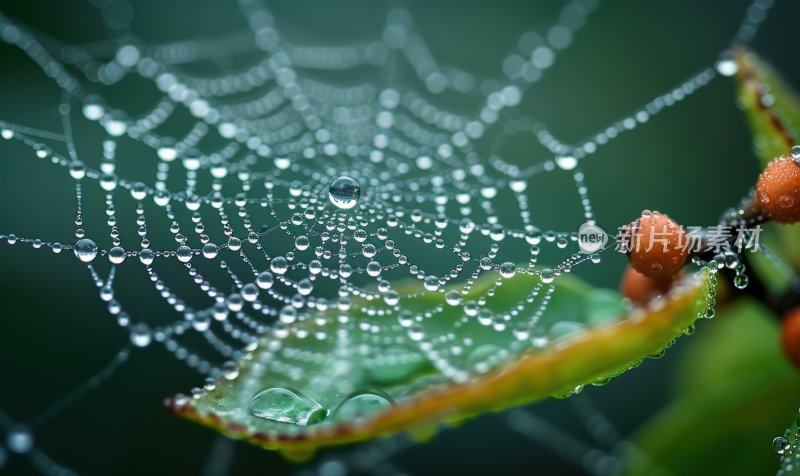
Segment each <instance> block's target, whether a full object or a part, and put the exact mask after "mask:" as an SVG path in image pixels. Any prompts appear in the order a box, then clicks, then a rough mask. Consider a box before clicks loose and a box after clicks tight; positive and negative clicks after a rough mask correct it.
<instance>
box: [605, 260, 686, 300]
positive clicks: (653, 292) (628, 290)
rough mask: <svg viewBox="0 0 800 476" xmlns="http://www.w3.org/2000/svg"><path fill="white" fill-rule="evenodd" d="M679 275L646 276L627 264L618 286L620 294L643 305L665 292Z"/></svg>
mask: <svg viewBox="0 0 800 476" xmlns="http://www.w3.org/2000/svg"><path fill="white" fill-rule="evenodd" d="M679 276H680V274H676V275H675V276H669V277H666V278H648V277H647V276H645V275H643V274H642V273H640V272H638V271H636V270H635V269H633V267H631V266H628V268H627V269H626V270H625V274H623V275H622V282H621V283H620V286H619V288H620V291H621V292H622V295H623V296H625V297H626V298H628V299H630V301H631V302H632V303H633V304H635V305H637V306H643V305H645V304H647V303H648V302H650V300H651V299H653V298H655V297H657V296H661V295H664V294H667V293H668V292H669V290H670V288H671V287H672V284H673V283H674V282H675V281H676V280H677V279H678V277H679Z"/></svg>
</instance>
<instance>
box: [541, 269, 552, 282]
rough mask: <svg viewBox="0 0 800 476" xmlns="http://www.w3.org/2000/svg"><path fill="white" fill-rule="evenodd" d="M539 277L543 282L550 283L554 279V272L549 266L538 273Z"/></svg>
mask: <svg viewBox="0 0 800 476" xmlns="http://www.w3.org/2000/svg"><path fill="white" fill-rule="evenodd" d="M539 278H540V279H541V280H542V282H543V283H545V284H550V283H552V282H553V280H555V279H556V274H555V272H554V271H553V270H552V269H550V268H545V269H543V270H542V271H541V272H540V273H539Z"/></svg>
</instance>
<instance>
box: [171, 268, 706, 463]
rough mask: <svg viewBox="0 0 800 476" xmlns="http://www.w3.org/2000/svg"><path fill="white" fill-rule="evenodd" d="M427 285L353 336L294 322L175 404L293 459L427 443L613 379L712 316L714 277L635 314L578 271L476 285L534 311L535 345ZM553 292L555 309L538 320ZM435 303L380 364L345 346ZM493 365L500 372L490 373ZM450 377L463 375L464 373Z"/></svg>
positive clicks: (352, 317)
mask: <svg viewBox="0 0 800 476" xmlns="http://www.w3.org/2000/svg"><path fill="white" fill-rule="evenodd" d="M420 286H421V285H420V284H419V283H410V284H407V285H397V286H396V289H398V290H400V291H401V294H402V295H403V298H404V299H403V302H404V305H403V308H402V310H401V311H400V313H401V315H400V316H398V315H397V312H396V311H393V310H392V308H391V306H390V305H387V304H385V303H383V302H380V303H377V304H376V303H372V302H368V301H366V300H363V301H357V300H354V302H353V306H352V308H351V309H350V310H349V311H348V312H347V314H346V316H347V320H346V322H341V325H343V326H344V327H346V328H347V329H348V333H347V335H345V334H343V333H340V334H336V335H332V336H330V337H328V338H325V339H315V338H312V337H310V336H313V335H314V333H315V331H316V330H318V327H319V322H318V321H317V319H314V320H306V321H302V322H301V321H298V322H294V323H293V324H292V333H291V334H290V335H288V336H286V337H282V338H277V337H276V336H274V335H271V336H265V337H264V338H263V339H262V340H261V342H260V343H259V345H258V347H256V348H253V349H251V353H250V355H249V356H247V358H245V359H244V360H243V361H242V362H240V365H239V369H238V372H236V373H234V374H232V375H230V376H229V378H228V379H223V380H221V381H220V382H218V383H217V385H216V386H215V387H214V388H212V389H207V390H205V391H203V392H201V393H196V394H195V395H194V396H193V397H191V398H188V399H186V398H177V399H176V400H175V401H173V402H172V408H173V409H174V410H175V411H176V412H177V413H178V414H180V415H182V416H185V417H187V418H190V419H192V420H195V421H198V422H200V423H203V424H206V425H208V426H211V427H213V428H215V429H217V430H219V431H222V432H224V433H226V434H228V435H231V436H233V437H236V438H242V439H247V440H249V441H251V442H253V443H255V444H258V445H261V446H263V447H265V448H268V449H279V450H282V451H284V452H285V453H287V454H289V456H290V457H293V458H302V457H306V456H308V455H309V454H311V453H312V452H313V451H314V450H315V449H316V448H317V447H319V446H323V445H330V444H341V443H347V442H352V441H359V440H363V439H367V438H371V437H374V436H378V435H384V434H389V433H393V432H397V431H403V430H408V431H411V432H414V433H417V434H421V433H422V434H429V433H430V432H428V431H425V429H426V428H431V427H432V426H431V425H435V424H436V423H437V422H442V421H444V422H458V421H460V420H463V419H465V418H469V417H470V416H473V415H476V414H478V413H481V412H485V411H493V410H500V409H504V408H508V407H510V406H513V405H517V404H521V403H527V402H531V401H535V400H538V399H542V398H545V397H547V396H550V395H556V396H566V395H569V394H571V393H573V392H576V391H580V389H581V388H582V386H583V385H587V384H592V383H605V382H607V381H608V379H610V378H611V377H613V376H615V375H618V374H619V373H621V372H624V371H625V370H627V369H629V368H631V367H633V366H636V365H638V364H639V363H640V362H641V361H642V360H643V359H644V358H645V357H646V356H648V355H653V354H658V353H659V352H661V351H662V350H663V349H664V348H665V347H668V346H669V345H670V344H671V343H672V341H673V340H674V339H676V338H677V337H679V336H681V335H682V334H683V333H684V331H685V330H686V329H687V328H688V327H690V326H691V325H692V324H693V322H694V321H695V319H696V318H697V317H698V316H699V315H702V314H704V313H705V310H706V308H707V306H708V302H709V299H710V298H711V297H712V296H713V291H714V277H713V275H712V274H711V273H709V272H708V271H705V270H703V271H701V272H699V273H698V274H697V275H696V276H689V277H687V278H686V279H685V280H684V281H683V282H682V283H681V284H680V285H678V286H676V288H675V289H674V290H673V292H671V293H670V295H669V296H668V297H666V298H665V299H663V300H660V301H659V302H658V305H657V306H654V307H652V308H647V309H637V310H635V311H634V312H632V313H629V312H626V310H625V307H624V306H623V301H622V298H621V297H620V296H619V294H618V293H616V292H612V291H609V290H601V289H593V288H592V287H591V286H589V285H587V284H585V283H583V282H581V281H579V280H578V279H576V278H574V277H572V276H571V275H562V276H559V277H558V278H556V279H555V281H554V282H552V283H551V284H545V283H541V282H540V281H539V278H538V277H537V276H535V275H529V274H527V273H521V272H520V273H517V274H516V275H515V276H514V277H513V278H508V279H501V280H498V279H497V276H496V275H494V273H489V274H486V275H484V276H483V277H482V278H480V279H478V280H477V281H476V282H475V283H474V285H473V286H472V288H471V290H470V292H469V293H468V294H467V295H465V296H464V299H465V300H470V299H478V298H487V297H489V298H487V299H488V301H487V303H486V306H487V307H489V308H490V309H491V310H492V313H493V314H501V315H502V313H503V312H506V311H508V310H509V309H511V308H512V307H516V306H518V305H519V303H526V304H525V305H524V307H525V308H524V309H523V311H524V312H525V314H521V315H526V316H530V319H532V321H531V322H532V323H531V328H530V337H526V338H523V339H520V338H519V334H518V332H509V331H508V330H506V331H505V332H499V331H498V330H497V329H496V328H495V326H493V325H486V324H485V323H484V324H481V323H480V322H479V319H478V318H476V317H473V318H470V319H466V320H464V319H463V316H464V310H463V308H462V306H460V305H456V306H449V305H445V304H444V302H443V301H444V299H443V298H442V295H441V294H439V293H418V291H419V287H420ZM537 289H538V290H539V295H538V297H537V299H535V300H533V301H531V302H527V301H526V299H525V298H526V296H528V295H529V293H531V292H532V290H537ZM545 293H547V295H549V296H550V297H549V299H550V302H549V305H548V306H547V307H546V312H544V313H543V314H541V315H539V316H537V314H536V313H537V311H538V310H541V309H543V308H540V307H539V303H540V302H541V301H540V300H541V299H542V296H544V295H545ZM442 306H444V307H442ZM437 308H438V309H440V311H438V312H436V313H434V315H433V316H432V317H431V318H430V319H422V320H420V321H418V322H415V323H414V324H413V325H411V326H410V327H408V328H405V327H404V326H402V325H401V326H395V327H393V329H394V332H395V334H394V338H393V339H391V340H383V341H381V342H375V345H374V349H380V353H381V357H383V358H376V357H377V356H376V355H374V354H370V355H365V354H364V353H363V352H366V351H367V350H365V349H360V348H357V347H355V348H354V347H353V346H350V345H348V339H349V336H350V335H352V333H353V332H360V331H364V330H368V329H369V327H370V325H371V324H373V323H376V322H377V321H381V320H382V321H384V322H385V321H386V320H387V319H392V320H397V319H402V317H401V316H402V313H407V314H408V315H409V316H419V315H424V313H426V312H431V311H433V310H435V309H437ZM340 315H341V312H340V311H338V310H337V311H327V312H323V311H320V313H319V316H317V317H319V318H320V319H337V318H339V316H340ZM384 326H385V324H384ZM298 331H300V332H299V333H298ZM417 332H421V333H423V334H427V333H430V334H432V335H446V334H447V333H448V332H451V333H453V334H454V337H455V339H454V341H456V342H458V341H460V340H463V339H473V340H474V341H475V342H476V345H475V346H473V349H472V350H471V351H470V352H469V353H467V352H464V354H465V355H460V356H459V355H457V354H456V355H449V356H448V359H447V362H446V363H445V362H442V361H439V362H437V361H436V351H437V349H435V348H433V349H430V348H425V347H420V343H419V340H418V339H415V338H414V335H415V333H417ZM531 339H532V340H533V345H532V340H531ZM374 349H371V351H372V352H374ZM487 363H490V364H491V365H489V366H486V367H483V368H482V367H481V365H484V366H485V365H486V364H487ZM445 364H446V365H447V367H445V366H444V365H445ZM453 369H455V370H456V371H458V372H462V371H463V372H464V374H463V375H464V376H465V378H459V376H458V375H459V374H453V373H452V372H453ZM448 372H450V373H448ZM454 380H455V381H454ZM267 390H269V391H268V392H267ZM265 392H266V393H265ZM343 409H344V410H343ZM345 410H346V415H345V416H343V414H342V412H344V411H345Z"/></svg>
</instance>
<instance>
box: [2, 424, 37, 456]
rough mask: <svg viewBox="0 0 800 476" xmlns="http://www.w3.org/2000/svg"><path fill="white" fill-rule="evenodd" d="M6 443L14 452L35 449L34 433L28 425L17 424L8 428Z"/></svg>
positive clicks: (25, 451)
mask: <svg viewBox="0 0 800 476" xmlns="http://www.w3.org/2000/svg"><path fill="white" fill-rule="evenodd" d="M6 443H7V444H8V449H9V450H11V451H13V452H14V453H27V452H28V451H30V450H32V449H33V433H32V432H31V429H30V428H29V427H28V426H27V425H21V424H15V425H14V426H12V427H11V428H9V429H8V436H7V437H6Z"/></svg>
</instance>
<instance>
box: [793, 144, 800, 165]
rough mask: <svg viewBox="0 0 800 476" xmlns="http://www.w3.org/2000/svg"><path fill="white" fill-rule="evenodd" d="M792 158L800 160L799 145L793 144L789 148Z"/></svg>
mask: <svg viewBox="0 0 800 476" xmlns="http://www.w3.org/2000/svg"><path fill="white" fill-rule="evenodd" d="M791 154H792V160H794V161H795V162H800V145H796V146H793V147H792V149H791Z"/></svg>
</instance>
